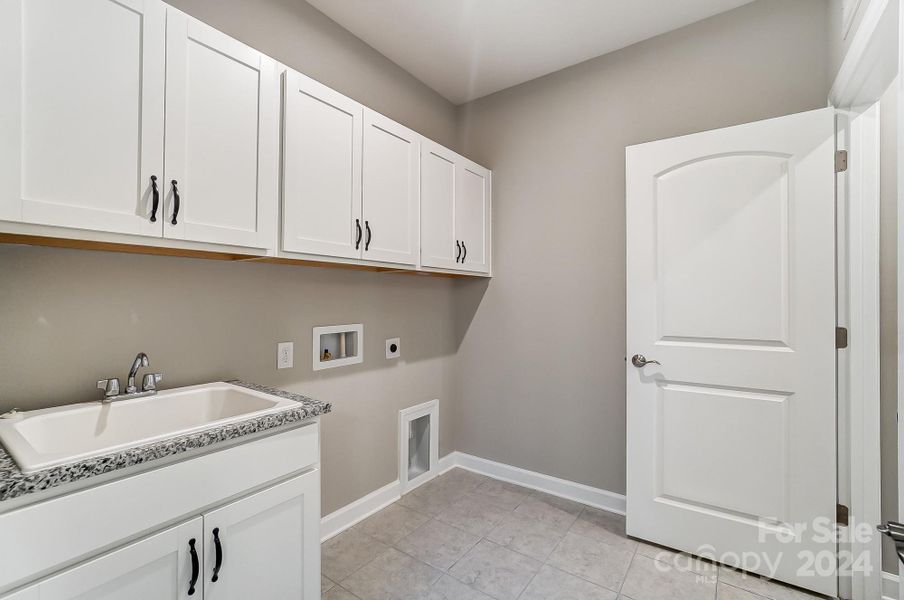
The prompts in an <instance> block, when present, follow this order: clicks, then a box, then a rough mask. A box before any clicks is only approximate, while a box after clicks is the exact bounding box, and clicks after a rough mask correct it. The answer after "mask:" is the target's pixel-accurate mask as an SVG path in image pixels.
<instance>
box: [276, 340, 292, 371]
mask: <svg viewBox="0 0 904 600" xmlns="http://www.w3.org/2000/svg"><path fill="white" fill-rule="evenodd" d="M293 366H295V344H294V343H293V342H279V343H278V344H276V368H277V369H291V368H292V367H293Z"/></svg>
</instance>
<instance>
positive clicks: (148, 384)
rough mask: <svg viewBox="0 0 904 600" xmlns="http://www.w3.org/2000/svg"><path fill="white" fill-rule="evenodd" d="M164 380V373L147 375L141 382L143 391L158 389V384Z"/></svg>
mask: <svg viewBox="0 0 904 600" xmlns="http://www.w3.org/2000/svg"><path fill="white" fill-rule="evenodd" d="M162 380H163V373H145V375H144V379H142V380H141V391H143V392H150V391H153V390H156V389H157V384H158V383H159V382H160V381H162Z"/></svg>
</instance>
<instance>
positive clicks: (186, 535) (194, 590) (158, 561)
mask: <svg viewBox="0 0 904 600" xmlns="http://www.w3.org/2000/svg"><path fill="white" fill-rule="evenodd" d="M202 534H203V527H202V519H201V518H200V517H198V518H195V519H192V520H191V521H188V522H186V523H183V524H182V525H178V526H176V527H173V528H171V529H167V530H166V531H162V532H160V533H156V534H154V535H151V536H149V537H146V538H143V539H141V540H139V541H137V542H134V543H132V544H129V545H128V546H125V547H123V548H120V549H119V550H114V551H113V552H109V553H107V554H104V555H102V556H100V557H98V558H95V559H93V560H90V561H88V562H86V563H83V564H81V565H79V566H77V567H73V568H72V569H69V570H68V571H63V572H62V573H60V574H59V575H55V576H53V577H50V578H48V579H44V580H43V581H41V582H39V583H37V584H35V585H33V586H30V587H28V588H26V589H24V590H21V591H19V592H16V593H14V594H12V595H10V596H7V597H6V598H5V600H76V599H77V600H123V599H128V600H194V599H195V598H202V597H203V595H204V594H203V582H202V579H201V577H200V574H201V573H200V568H197V569H195V568H193V564H194V565H198V566H199V567H200V560H201V555H202V550H201V540H202ZM194 573H197V574H198V577H197V581H196V583H195V585H194V586H193V587H192V585H191V583H192V577H193V574H194Z"/></svg>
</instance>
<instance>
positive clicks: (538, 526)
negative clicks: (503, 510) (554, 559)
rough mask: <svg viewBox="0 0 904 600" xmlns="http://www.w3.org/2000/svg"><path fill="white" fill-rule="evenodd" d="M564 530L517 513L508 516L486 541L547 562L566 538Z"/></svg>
mask: <svg viewBox="0 0 904 600" xmlns="http://www.w3.org/2000/svg"><path fill="white" fill-rule="evenodd" d="M565 533H566V532H565V531H564V530H562V529H553V528H552V527H548V526H546V525H544V524H543V523H538V522H537V521H535V520H534V519H532V518H530V517H525V516H523V515H519V514H517V513H512V514H510V515H507V516H506V517H505V518H503V519H502V521H501V522H500V523H499V525H497V526H496V527H495V528H494V529H493V530H492V531H490V533H488V534H487V536H486V539H488V540H490V541H491V542H495V543H497V544H499V545H500V546H505V547H506V548H509V549H511V550H514V551H516V552H520V553H521V554H525V555H527V556H530V557H531V558H535V559H537V560H540V561H545V560H546V559H547V558H549V555H550V554H551V553H552V551H553V549H555V547H556V544H558V543H559V540H561V539H562V538H563V537H564V536H565Z"/></svg>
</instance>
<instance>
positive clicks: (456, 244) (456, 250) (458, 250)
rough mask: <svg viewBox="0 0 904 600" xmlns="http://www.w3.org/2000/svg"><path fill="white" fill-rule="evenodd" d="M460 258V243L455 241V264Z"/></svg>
mask: <svg viewBox="0 0 904 600" xmlns="http://www.w3.org/2000/svg"><path fill="white" fill-rule="evenodd" d="M459 258H461V242H459V241H458V240H455V262H456V263H457V262H458V259H459Z"/></svg>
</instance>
